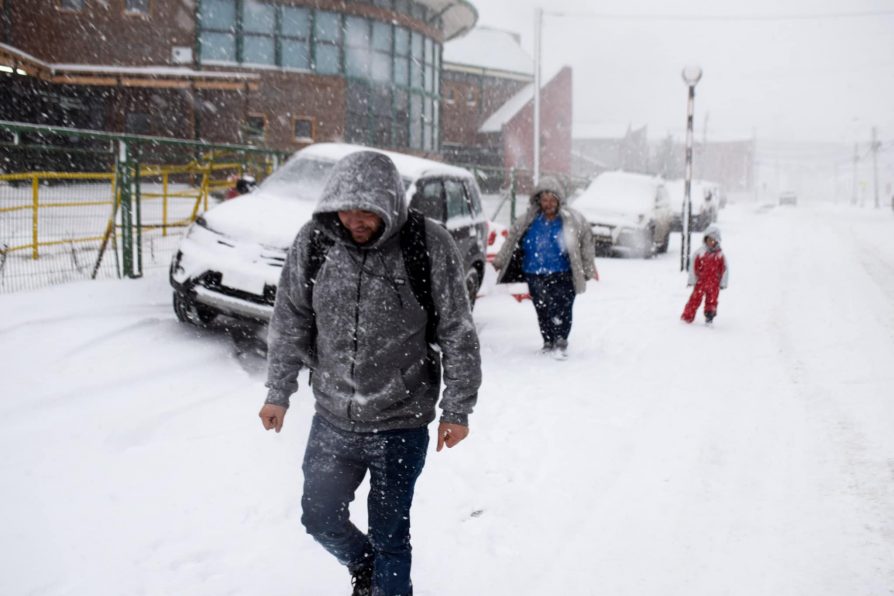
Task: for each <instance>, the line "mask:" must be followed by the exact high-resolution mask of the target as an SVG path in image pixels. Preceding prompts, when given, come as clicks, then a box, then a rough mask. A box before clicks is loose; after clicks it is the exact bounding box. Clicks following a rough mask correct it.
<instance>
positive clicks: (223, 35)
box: [199, 0, 236, 62]
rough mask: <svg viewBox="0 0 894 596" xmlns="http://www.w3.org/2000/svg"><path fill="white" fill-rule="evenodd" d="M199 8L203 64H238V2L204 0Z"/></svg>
mask: <svg viewBox="0 0 894 596" xmlns="http://www.w3.org/2000/svg"><path fill="white" fill-rule="evenodd" d="M199 6H200V11H199V24H200V27H201V31H200V33H199V47H200V51H201V57H202V62H218V61H219V62H236V25H235V23H236V0H202V2H201V3H200V4H199Z"/></svg>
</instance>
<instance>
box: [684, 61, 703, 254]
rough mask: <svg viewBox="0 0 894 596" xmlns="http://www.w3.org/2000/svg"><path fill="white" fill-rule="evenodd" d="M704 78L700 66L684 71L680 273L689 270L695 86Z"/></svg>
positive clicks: (688, 67) (690, 67) (689, 67)
mask: <svg viewBox="0 0 894 596" xmlns="http://www.w3.org/2000/svg"><path fill="white" fill-rule="evenodd" d="M701 78H702V69H701V68H699V67H698V66H687V67H686V68H684V69H683V81H685V82H686V86H687V87H689V101H688V102H687V106H686V183H685V185H684V192H683V213H682V217H681V221H682V225H683V234H682V235H683V245H682V247H681V248H680V271H687V270H688V269H689V252H690V246H691V234H692V230H691V225H690V224H691V223H692V201H691V194H692V120H693V116H694V115H695V86H696V85H697V84H698V82H699V80H700V79H701Z"/></svg>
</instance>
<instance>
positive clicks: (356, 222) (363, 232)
mask: <svg viewBox="0 0 894 596" xmlns="http://www.w3.org/2000/svg"><path fill="white" fill-rule="evenodd" d="M338 219H339V221H340V222H341V225H343V226H344V227H346V228H347V229H348V231H349V232H351V238H353V239H354V242H356V243H357V244H366V243H367V242H369V241H370V240H372V238H373V236H375V234H376V232H378V231H379V228H381V227H382V218H381V217H379V216H378V215H376V214H375V213H373V212H371V211H361V210H360V209H352V210H351V211H339V212H338Z"/></svg>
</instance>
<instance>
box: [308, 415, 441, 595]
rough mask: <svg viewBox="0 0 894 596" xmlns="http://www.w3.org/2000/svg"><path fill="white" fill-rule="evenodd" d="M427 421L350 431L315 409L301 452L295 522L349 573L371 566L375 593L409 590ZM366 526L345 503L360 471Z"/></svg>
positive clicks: (352, 495)
mask: <svg viewBox="0 0 894 596" xmlns="http://www.w3.org/2000/svg"><path fill="white" fill-rule="evenodd" d="M427 448H428V428H427V427H422V428H414V429H409V430H394V431H386V432H380V433H354V432H348V431H343V430H340V429H337V428H335V427H333V426H332V425H331V424H329V423H327V422H326V421H324V420H323V419H322V418H321V417H320V416H319V415H316V416H314V419H313V423H312V425H311V428H310V437H309V438H308V440H307V450H306V452H305V454H304V465H303V470H304V495H303V496H302V497H301V507H302V510H303V515H302V516H301V523H302V524H304V527H305V528H307V532H308V533H309V534H310V535H311V536H313V537H314V539H315V540H316V541H317V542H319V543H320V544H322V545H323V547H324V548H325V549H326V550H328V551H329V552H330V553H332V554H333V555H334V556H335V557H336V558H337V559H338V560H339V561H340V562H341V563H342V564H343V565H346V566H347V567H348V569H349V570H350V571H351V572H352V573H355V572H356V571H357V570H358V569H360V568H362V567H364V566H366V565H372V566H373V595H374V596H410V595H411V594H412V593H413V584H412V582H411V581H410V562H411V554H410V551H411V547H410V505H411V504H412V503H413V489H414V487H415V486H416V479H417V478H418V477H419V473H420V472H421V471H422V466H423V465H425V451H426V449H427ZM367 470H369V476H370V490H369V499H368V500H367V503H366V506H367V510H368V517H369V533H368V534H364V533H363V532H361V531H360V530H359V529H357V527H356V526H355V525H354V524H352V523H351V521H350V519H349V515H350V512H349V511H348V505H349V504H350V503H351V501H353V500H354V492H355V491H356V490H357V487H358V486H360V483H361V482H362V481H363V477H364V476H365V475H366V471H367Z"/></svg>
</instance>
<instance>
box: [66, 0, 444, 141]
mask: <svg viewBox="0 0 894 596" xmlns="http://www.w3.org/2000/svg"><path fill="white" fill-rule="evenodd" d="M58 1H60V2H65V1H68V2H71V1H76V2H78V3H80V2H83V0H58ZM125 1H126V2H133V3H137V4H141V5H144V6H146V7H147V9H148V6H149V4H148V3H149V2H151V1H152V0H125ZM365 2H366V3H367V4H371V5H375V6H378V7H381V8H391V7H393V9H394V10H395V11H397V12H400V13H402V14H409V15H412V16H414V17H415V18H417V19H419V18H422V17H425V16H427V13H428V12H429V11H427V10H426V9H425V7H424V6H422V5H420V4H418V3H416V2H410V1H408V0H365ZM198 6H199V10H198V40H197V41H198V47H199V52H200V55H199V62H204V63H209V62H210V63H214V62H224V63H237V64H253V65H264V66H268V65H269V66H279V67H282V68H294V69H298V70H304V71H312V72H316V73H319V74H322V75H343V76H345V77H347V78H348V79H349V87H350V89H349V91H348V97H347V98H346V105H347V108H346V122H345V126H346V130H347V132H346V133H345V134H346V137H348V138H350V139H351V140H356V141H362V142H364V143H374V144H376V145H387V146H392V147H409V148H412V149H419V150H425V151H431V150H435V149H437V147H438V143H439V140H438V128H439V105H438V100H439V94H440V80H439V79H440V67H441V63H440V62H441V49H442V48H441V46H440V45H439V44H438V43H437V42H436V41H435V40H434V39H432V38H429V37H427V36H426V35H423V34H422V33H420V32H418V31H413V30H411V29H410V28H407V27H401V26H398V25H397V24H395V23H394V22H393V21H386V20H381V21H379V20H376V19H370V18H366V17H360V16H355V15H350V14H341V13H340V12H338V11H331V10H319V9H316V8H313V7H311V6H294V5H292V3H291V2H289V3H286V1H285V0H201V1H200V2H198ZM353 81H356V82H358V83H362V84H360V85H357V86H351V85H350V82H353ZM457 99H459V98H457Z"/></svg>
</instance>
